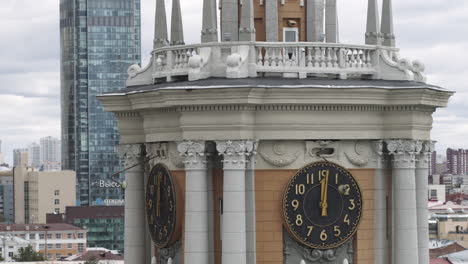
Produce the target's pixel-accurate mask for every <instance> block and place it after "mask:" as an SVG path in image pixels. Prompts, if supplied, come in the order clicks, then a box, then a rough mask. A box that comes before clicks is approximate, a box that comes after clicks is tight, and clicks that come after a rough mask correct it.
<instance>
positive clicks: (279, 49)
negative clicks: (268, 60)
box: [276, 48, 285, 67]
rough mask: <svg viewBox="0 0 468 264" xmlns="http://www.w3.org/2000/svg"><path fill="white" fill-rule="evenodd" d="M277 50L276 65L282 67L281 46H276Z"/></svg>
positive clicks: (282, 54)
mask: <svg viewBox="0 0 468 264" xmlns="http://www.w3.org/2000/svg"><path fill="white" fill-rule="evenodd" d="M276 52H277V61H278V66H279V67H283V66H284V59H285V58H284V53H283V52H284V51H283V49H282V48H276Z"/></svg>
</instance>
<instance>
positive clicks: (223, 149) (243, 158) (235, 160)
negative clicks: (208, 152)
mask: <svg viewBox="0 0 468 264" xmlns="http://www.w3.org/2000/svg"><path fill="white" fill-rule="evenodd" d="M216 150H217V151H218V152H219V155H222V156H223V164H224V168H225V169H245V168H246V163H247V162H248V161H249V159H250V156H251V155H255V154H256V142H255V141H252V140H234V141H232V140H227V141H216Z"/></svg>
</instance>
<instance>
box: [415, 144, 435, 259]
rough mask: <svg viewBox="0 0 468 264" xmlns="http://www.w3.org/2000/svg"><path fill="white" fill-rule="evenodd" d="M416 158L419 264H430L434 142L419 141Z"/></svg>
mask: <svg viewBox="0 0 468 264" xmlns="http://www.w3.org/2000/svg"><path fill="white" fill-rule="evenodd" d="M417 150H418V152H417V156H416V208H417V214H418V252H419V263H420V264H427V263H429V245H428V243H427V241H429V226H428V225H429V224H428V222H427V219H428V209H427V190H428V177H429V174H428V170H429V162H430V157H431V156H430V154H431V153H432V152H433V151H434V143H433V142H432V141H419V142H418V149H417Z"/></svg>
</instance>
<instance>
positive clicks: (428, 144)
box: [416, 141, 435, 169]
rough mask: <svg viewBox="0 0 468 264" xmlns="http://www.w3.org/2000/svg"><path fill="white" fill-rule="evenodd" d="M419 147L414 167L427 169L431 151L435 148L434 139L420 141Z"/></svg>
mask: <svg viewBox="0 0 468 264" xmlns="http://www.w3.org/2000/svg"><path fill="white" fill-rule="evenodd" d="M420 142H421V143H420V144H421V149H420V150H419V152H418V153H417V157H416V158H417V160H416V168H418V169H428V168H429V162H430V158H431V153H432V152H433V151H434V149H435V143H434V141H420Z"/></svg>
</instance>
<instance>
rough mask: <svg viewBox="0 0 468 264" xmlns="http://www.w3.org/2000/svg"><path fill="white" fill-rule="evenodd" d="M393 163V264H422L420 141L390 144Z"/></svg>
mask: <svg viewBox="0 0 468 264" xmlns="http://www.w3.org/2000/svg"><path fill="white" fill-rule="evenodd" d="M386 143H387V150H388V152H389V154H390V155H391V156H393V160H392V218H393V224H392V234H393V243H392V244H393V247H392V248H393V252H392V263H393V264H401V263H419V262H418V233H417V232H418V231H417V213H416V175H415V168H416V141H413V140H387V141H386Z"/></svg>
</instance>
